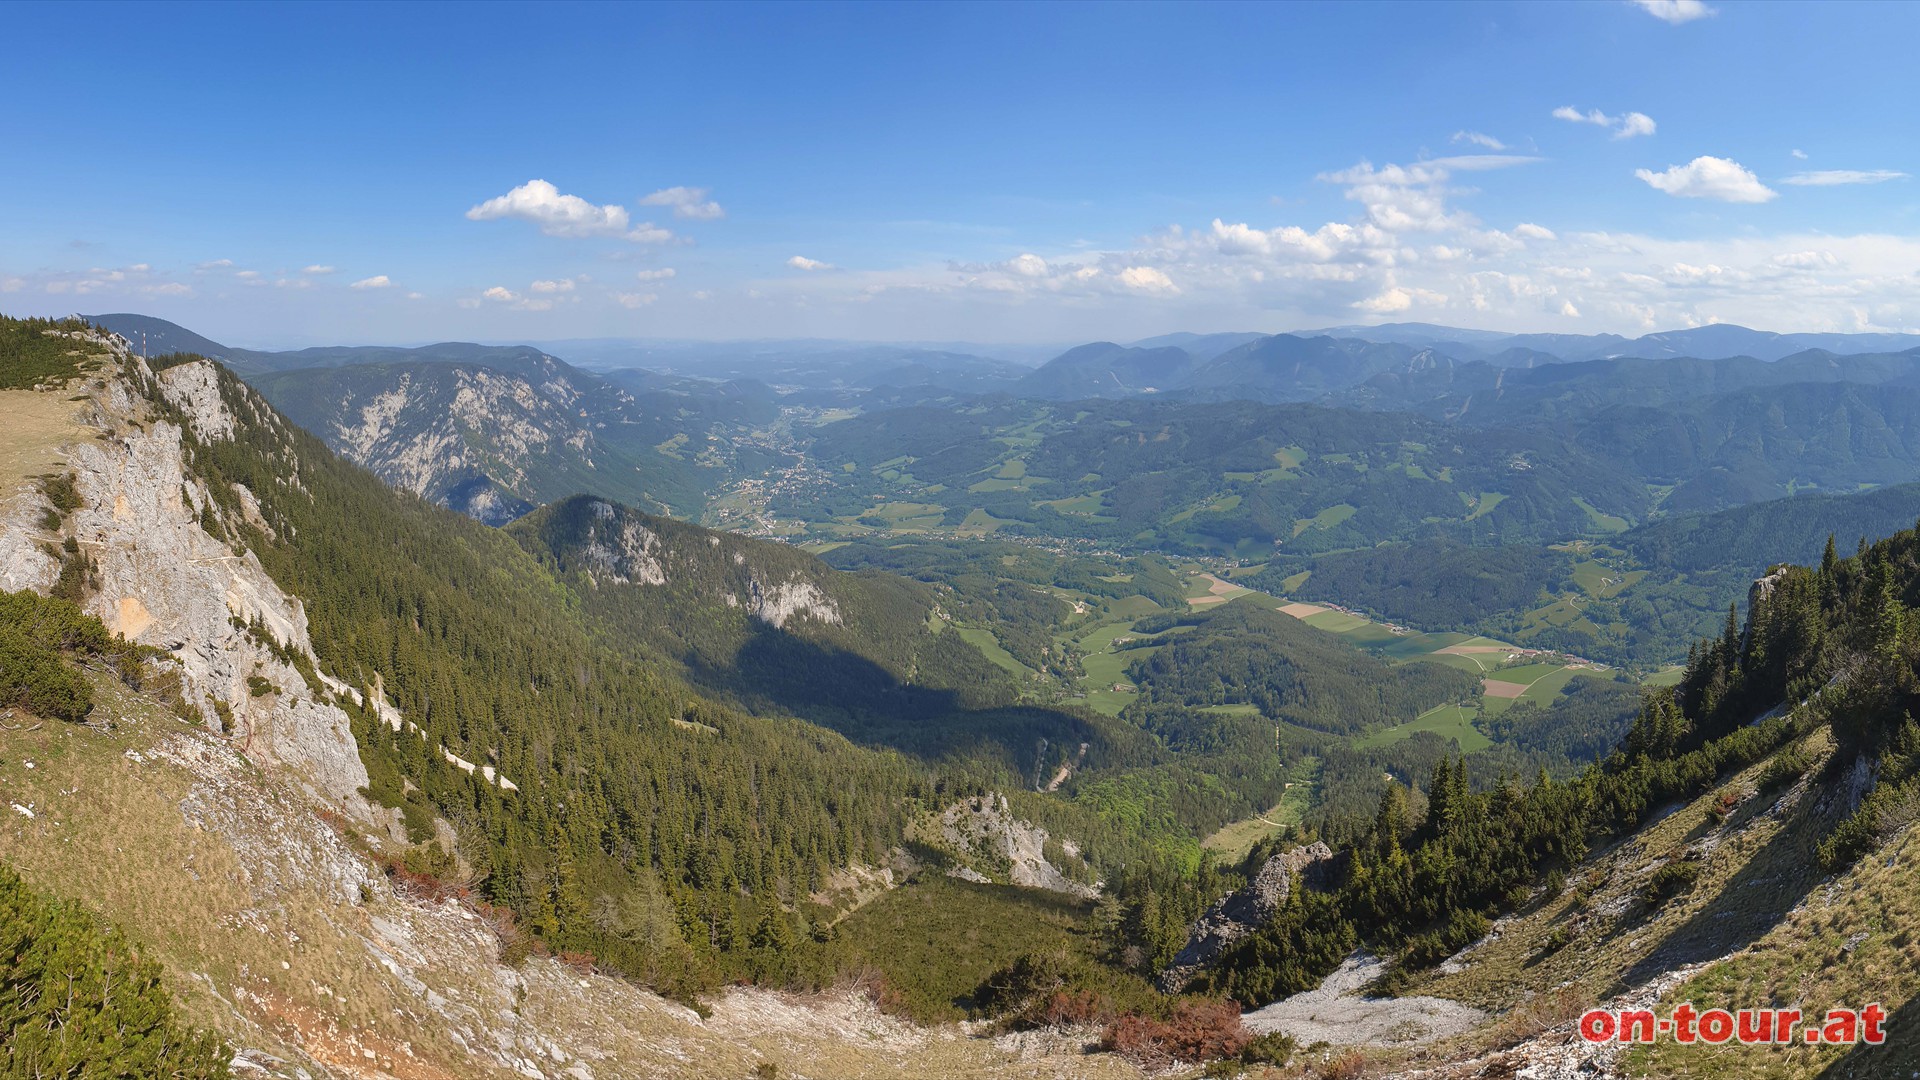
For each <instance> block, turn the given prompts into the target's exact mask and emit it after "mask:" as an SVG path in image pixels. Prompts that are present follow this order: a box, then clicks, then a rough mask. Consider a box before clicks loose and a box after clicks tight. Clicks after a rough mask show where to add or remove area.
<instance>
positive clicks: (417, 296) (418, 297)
mask: <svg viewBox="0 0 1920 1080" xmlns="http://www.w3.org/2000/svg"><path fill="white" fill-rule="evenodd" d="M426 298H427V294H426V293H417V292H410V293H408V294H407V299H409V300H425V299H426Z"/></svg>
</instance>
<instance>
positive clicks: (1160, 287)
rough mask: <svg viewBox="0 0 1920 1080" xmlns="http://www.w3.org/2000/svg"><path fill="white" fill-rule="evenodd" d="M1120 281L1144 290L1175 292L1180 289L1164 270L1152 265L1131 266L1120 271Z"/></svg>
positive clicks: (1129, 286) (1130, 287)
mask: <svg viewBox="0 0 1920 1080" xmlns="http://www.w3.org/2000/svg"><path fill="white" fill-rule="evenodd" d="M1120 283H1121V284H1122V285H1125V286H1126V287H1127V288H1129V289H1139V290H1140V291H1142V292H1157V293H1174V292H1179V291H1180V289H1179V287H1178V286H1176V285H1175V284H1174V283H1173V279H1172V278H1170V277H1168V276H1167V275H1166V272H1165V271H1163V270H1157V269H1155V268H1154V267H1151V266H1129V267H1127V268H1126V269H1124V270H1122V271H1120Z"/></svg>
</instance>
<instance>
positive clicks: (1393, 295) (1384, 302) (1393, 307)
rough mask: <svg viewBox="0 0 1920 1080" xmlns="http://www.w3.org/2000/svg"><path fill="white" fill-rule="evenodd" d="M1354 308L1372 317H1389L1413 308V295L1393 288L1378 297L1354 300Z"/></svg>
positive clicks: (1396, 287)
mask: <svg viewBox="0 0 1920 1080" xmlns="http://www.w3.org/2000/svg"><path fill="white" fill-rule="evenodd" d="M1353 306H1354V307H1356V308H1359V309H1360V310H1361V311H1365V312H1367V313H1369V314H1373V315H1391V314H1393V313H1394V312H1396V311H1405V310H1407V309H1408V308H1410V307H1412V306H1413V294H1412V293H1409V292H1407V290H1405V289H1402V288H1399V287H1398V286H1395V287H1394V288H1391V289H1388V290H1387V291H1385V292H1383V293H1381V294H1379V295H1378V296H1369V297H1367V298H1366V299H1365V300H1356V301H1354V304H1353Z"/></svg>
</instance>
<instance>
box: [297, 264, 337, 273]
mask: <svg viewBox="0 0 1920 1080" xmlns="http://www.w3.org/2000/svg"><path fill="white" fill-rule="evenodd" d="M300 272H301V273H303V274H331V273H333V267H331V266H321V265H320V264H318V263H315V264H314V265H312V266H309V267H305V268H304V269H302V270H301V271H300Z"/></svg>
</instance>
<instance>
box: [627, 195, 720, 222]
mask: <svg viewBox="0 0 1920 1080" xmlns="http://www.w3.org/2000/svg"><path fill="white" fill-rule="evenodd" d="M640 205H641V206H670V207H672V208H673V216H674V217H677V218H692V219H693V220H695V221H713V220H715V219H716V218H723V217H726V216H727V212H726V211H725V210H723V209H721V208H720V204H719V203H717V202H714V201H713V200H712V199H709V198H707V189H706V188H696V187H670V188H662V189H660V190H659V191H656V192H654V193H653V194H651V195H648V196H647V197H645V198H643V199H641V200H640Z"/></svg>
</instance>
